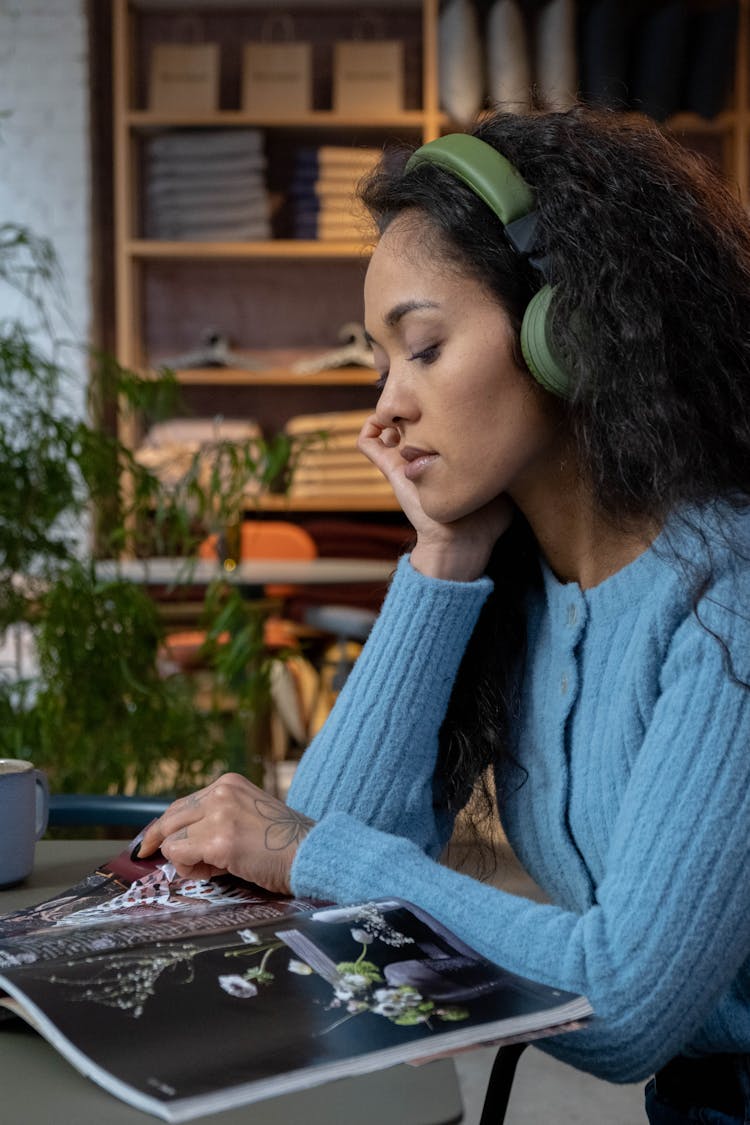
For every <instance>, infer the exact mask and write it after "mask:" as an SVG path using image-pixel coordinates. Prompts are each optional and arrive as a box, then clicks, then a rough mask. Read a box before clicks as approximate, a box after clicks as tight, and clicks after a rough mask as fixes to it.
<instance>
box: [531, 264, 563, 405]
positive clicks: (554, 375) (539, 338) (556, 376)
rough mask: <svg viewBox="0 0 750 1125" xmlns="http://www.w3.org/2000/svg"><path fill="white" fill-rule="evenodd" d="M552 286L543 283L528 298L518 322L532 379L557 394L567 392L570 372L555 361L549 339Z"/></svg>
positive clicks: (553, 293)
mask: <svg viewBox="0 0 750 1125" xmlns="http://www.w3.org/2000/svg"><path fill="white" fill-rule="evenodd" d="M554 295H555V290H554V287H553V286H551V285H544V286H543V287H542V288H541V289H540V290H539V292H538V293H535V294H534V296H533V297H532V298H531V300H530V301H529V304H528V307H527V309H526V312H525V313H524V316H523V322H522V324H521V351H522V353H523V358H524V359H525V360H526V364H527V366H528V368H529V371H530V372H531V374H532V375H533V376H534V378H535V379H536V381H537V382H538V383H539V384H541V386H543V387H544V389H545V390H546V391H550V392H551V393H552V394H553V395H557V396H558V397H559V398H567V397H568V396H569V394H570V375H569V374H568V372H567V371H566V370H565V368H564V367H563V366H562V364H561V363H560V362H559V360H558V359H557V357H556V356H555V353H554V351H553V349H552V343H551V339H550V323H551V312H550V310H551V306H552V298H553V297H554Z"/></svg>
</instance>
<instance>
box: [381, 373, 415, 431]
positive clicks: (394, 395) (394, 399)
mask: <svg viewBox="0 0 750 1125" xmlns="http://www.w3.org/2000/svg"><path fill="white" fill-rule="evenodd" d="M416 413H417V405H416V402H415V401H414V396H413V395H412V394H411V393H410V392H409V390H408V388H407V387H406V386H404V383H403V382H402V381H401V380H399V379H398V378H396V377H394V373H393V372H391V374H390V375H389V376H388V378H387V380H386V384H385V387H384V388H383V391H382V393H381V395H380V398H379V399H378V403H377V406H376V408H375V417H376V418H377V420H378V422H379V423H380V425H381V426H397V425H398V424H399V423H400V422H405V421H413V419H414V417H415V414H416Z"/></svg>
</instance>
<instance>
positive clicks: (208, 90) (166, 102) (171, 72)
mask: <svg viewBox="0 0 750 1125" xmlns="http://www.w3.org/2000/svg"><path fill="white" fill-rule="evenodd" d="M148 89H149V98H148V107H149V109H150V110H155V111H157V112H160V113H212V112H213V111H214V110H216V109H218V106H219V45H218V43H195V44H193V43H191V44H187V43H160V44H158V45H157V46H155V47H153V48H152V49H151V70H150V74H149V88H148Z"/></svg>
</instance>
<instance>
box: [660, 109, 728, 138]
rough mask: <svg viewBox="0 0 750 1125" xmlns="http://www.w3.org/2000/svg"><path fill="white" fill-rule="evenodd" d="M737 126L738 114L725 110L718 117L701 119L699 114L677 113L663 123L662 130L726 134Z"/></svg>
mask: <svg viewBox="0 0 750 1125" xmlns="http://www.w3.org/2000/svg"><path fill="white" fill-rule="evenodd" d="M736 124H737V114H736V113H734V112H733V111H732V110H725V111H724V112H723V113H719V114H717V115H716V117H712V118H710V119H709V118H705V117H700V116H699V115H698V114H697V113H677V114H675V115H674V117H668V118H667V120H666V121H664V122H662V128H663V129H666V130H667V131H668V132H670V133H724V132H726V131H727V129H733V128H734V126H735V125H736Z"/></svg>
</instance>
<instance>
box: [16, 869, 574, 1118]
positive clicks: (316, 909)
mask: <svg viewBox="0 0 750 1125" xmlns="http://www.w3.org/2000/svg"><path fill="white" fill-rule="evenodd" d="M0 1013H3V1014H5V1015H7V1016H8V1017H10V1016H11V1015H17V1016H22V1017H23V1018H24V1019H25V1020H27V1021H28V1022H29V1023H30V1024H31V1025H32V1026H33V1027H35V1028H36V1029H37V1030H38V1031H39V1032H40V1033H41V1034H42V1035H43V1036H44V1037H45V1038H46V1039H47V1040H49V1042H50V1043H51V1044H52V1045H53V1046H54V1047H56V1048H57V1049H58V1050H59V1051H60V1052H61V1054H62V1055H64V1056H65V1058H67V1059H68V1060H69V1061H70V1062H71V1063H72V1064H73V1065H74V1066H75V1067H77V1068H78V1070H80V1071H81V1073H83V1074H85V1075H87V1076H88V1077H90V1078H92V1079H93V1080H94V1081H95V1082H98V1083H99V1085H101V1086H103V1087H104V1088H105V1089H106V1090H109V1091H110V1092H111V1093H112V1094H114V1095H116V1096H117V1097H119V1098H122V1100H123V1101H125V1102H128V1103H130V1104H131V1105H133V1106H135V1107H137V1108H138V1109H141V1110H145V1111H146V1112H148V1113H152V1114H155V1115H156V1116H157V1117H162V1118H164V1120H166V1121H187V1120H189V1119H191V1118H193V1117H197V1116H199V1115H202V1114H207V1113H209V1112H216V1111H218V1110H220V1109H227V1108H229V1107H232V1106H238V1105H242V1104H245V1103H249V1102H253V1101H257V1100H259V1099H261V1098H265V1097H270V1096H272V1095H275V1094H281V1093H289V1092H291V1091H293V1090H299V1089H303V1088H306V1087H310V1086H314V1085H318V1084H320V1083H322V1082H326V1081H329V1080H331V1079H334V1078H341V1077H344V1076H349V1075H354V1074H363V1073H366V1072H369V1071H373V1070H379V1069H383V1068H385V1067H388V1066H392V1065H395V1064H396V1063H403V1062H408V1061H415V1060H425V1059H427V1058H430V1057H432V1056H435V1055H439V1054H444V1053H447V1052H454V1051H458V1050H461V1049H464V1048H466V1047H468V1046H471V1045H480V1044H483V1043H484V1044H486V1043H490V1042H511V1041H514V1040H524V1039H534V1038H538V1037H540V1036H542V1035H550V1034H557V1033H559V1032H561V1031H564V1030H568V1029H573V1028H576V1027H580V1026H581V1021H584V1020H585V1018H586V1017H587V1016H588V1015H589V1014H590V1013H591V1008H590V1006H589V1004H588V1002H587V1001H586V1000H585V998H583V997H580V996H573V995H571V994H569V993H563V992H559V991H557V990H555V989H551V988H547V987H546V986H543V985H540V984H536V983H534V982H532V981H528V980H524V979H522V978H520V977H517V976H513V975H512V974H510V973H507V972H505V971H504V970H503V969H501V968H498V967H497V966H496V965H493V964H491V963H490V962H488V961H486V960H484V959H483V958H482V957H480V956H479V955H478V954H476V953H475V952H474V951H473V950H471V949H469V948H468V947H467V946H466V945H464V944H463V942H461V941H460V940H459V939H458V938H456V937H455V936H454V935H453V934H451V933H449V932H448V931H447V930H445V929H444V928H443V927H442V926H441V925H440V924H439V923H437V922H436V921H435V920H434V919H433V918H431V917H429V916H428V915H426V914H425V913H423V912H422V911H421V910H419V909H417V908H416V907H414V906H412V905H410V904H409V903H406V902H402V901H398V900H379V901H376V902H368V903H363V904H360V905H356V906H348V907H345V908H342V907H335V906H331V905H328V904H325V903H319V902H315V901H312V900H309V899H295V898H278V897H274V896H272V895H270V894H268V893H267V892H266V891H263V890H261V889H260V888H258V887H256V886H254V885H252V884H250V883H245V882H243V881H241V880H238V879H235V878H233V877H230V876H226V877H221V878H215V879H212V880H208V881H199V880H191V879H181V878H179V877H178V876H177V875H176V873H175V871H174V868H173V867H172V866H171V864H169V863H167V862H166V860H164V859H163V858H162V857H159V856H157V857H155V858H154V857H150V858H149V859H147V860H138V861H133V860H132V859H131V856H130V849H128V850H127V851H124V852H123V853H122V854H121V855H119V856H117V857H115V858H114V859H112V860H110V861H108V862H107V863H105V864H103V865H102V866H101V867H100V868H99V869H98V870H97V871H95V872H93V873H92V874H91V875H89V876H88V877H87V878H85V879H84V880H83V881H82V882H81V883H79V884H77V885H76V886H74V887H72V888H71V889H70V890H69V891H67V892H66V893H64V894H62V895H60V896H58V897H57V898H53V899H50V900H48V901H46V902H44V903H41V904H39V905H37V906H32V907H29V908H27V909H24V910H18V911H16V912H14V913H11V914H5V915H2V916H0ZM1 1036H2V1030H1V1025H0V1042H1V1041H2V1040H1Z"/></svg>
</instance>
